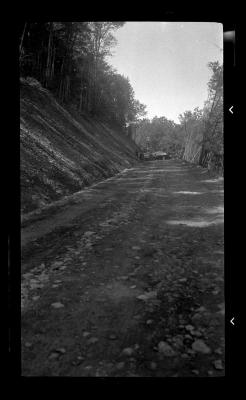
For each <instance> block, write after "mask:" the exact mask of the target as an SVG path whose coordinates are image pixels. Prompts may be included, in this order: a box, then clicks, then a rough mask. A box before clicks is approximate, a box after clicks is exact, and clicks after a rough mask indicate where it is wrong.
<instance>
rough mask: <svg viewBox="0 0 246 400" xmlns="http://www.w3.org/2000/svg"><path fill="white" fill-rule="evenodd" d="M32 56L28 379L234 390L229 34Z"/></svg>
mask: <svg viewBox="0 0 246 400" xmlns="http://www.w3.org/2000/svg"><path fill="white" fill-rule="evenodd" d="M228 37H229V36H228ZM18 47H19V77H18V80H19V87H20V139H19V140H20V213H21V222H20V224H21V226H20V228H21V229H20V239H21V240H20V242H21V268H20V270H21V282H20V284H21V376H24V377H77V378H84V377H87V378H88V377H93V378H95V377H101V378H121V377H124V378H125V377H139V378H149V377H150V378H175V377H177V378H186V377H192V378H197V377H198V378H199V377H206V378H216V377H224V376H225V293H224V292H225V290H224V88H223V86H224V78H223V75H224V73H223V71H224V65H223V62H224V51H223V50H224V41H223V24H222V23H220V22H217V21H213V20H211V22H195V21H193V22H192V21H190V22H189V21H183V22H182V21H177V22H175V21H106V22H102V21H89V22H88V21H82V22H78V21H76V22H71V21H70V22H67V21H65V22H64V21H62V22H56V21H48V22H35V21H28V22H24V21H23V22H21V23H20V24H19V34H18ZM233 112H234V110H233V105H232V107H231V108H230V113H229V114H233ZM18 134H19V133H18Z"/></svg>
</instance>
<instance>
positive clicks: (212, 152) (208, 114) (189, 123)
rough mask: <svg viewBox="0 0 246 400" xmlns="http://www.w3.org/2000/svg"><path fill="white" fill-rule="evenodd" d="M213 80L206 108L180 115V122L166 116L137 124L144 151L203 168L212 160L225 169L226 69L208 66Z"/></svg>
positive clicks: (209, 64)
mask: <svg viewBox="0 0 246 400" xmlns="http://www.w3.org/2000/svg"><path fill="white" fill-rule="evenodd" d="M208 68H209V69H210V71H211V78H210V80H209V82H208V98H207V100H206V101H205V103H204V107H203V108H201V109H200V108H198V107H196V108H195V109H194V110H192V111H190V110H189V111H185V112H184V113H183V114H180V115H179V123H178V124H176V123H175V122H174V121H171V120H168V119H167V118H165V117H154V118H153V119H152V120H149V119H147V118H145V119H143V120H142V121H140V122H139V123H138V124H137V128H136V133H135V137H136V141H137V143H138V144H139V145H140V146H141V147H142V148H143V150H144V151H158V150H163V151H168V152H169V153H171V154H172V155H173V156H176V157H180V158H183V159H185V160H187V161H189V162H194V163H197V164H200V165H202V166H207V165H208V162H209V161H211V160H212V162H213V164H214V167H215V169H216V168H218V169H220V170H221V169H222V170H223V154H224V150H223V67H222V65H220V64H219V62H218V61H216V62H210V63H208Z"/></svg>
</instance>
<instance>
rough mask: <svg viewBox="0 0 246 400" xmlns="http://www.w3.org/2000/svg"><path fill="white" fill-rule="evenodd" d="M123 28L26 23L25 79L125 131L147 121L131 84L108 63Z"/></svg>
mask: <svg viewBox="0 0 246 400" xmlns="http://www.w3.org/2000/svg"><path fill="white" fill-rule="evenodd" d="M123 25H124V22H23V23H21V24H20V31H19V54H20V56H19V57H20V60H19V61H20V74H21V76H22V77H24V78H25V77H32V78H35V79H37V80H38V81H39V82H40V83H41V84H42V86H43V87H45V88H47V89H49V90H50V91H51V92H52V93H53V94H54V95H55V96H56V97H57V98H58V99H59V101H60V102H61V103H63V104H68V105H70V106H73V107H75V108H76V109H77V110H78V111H79V112H82V113H83V112H85V113H88V114H90V115H92V116H97V117H98V118H100V119H101V120H104V121H106V122H109V123H113V124H114V125H116V126H118V127H120V128H125V127H126V126H127V124H129V123H131V122H134V121H136V120H137V119H138V117H140V116H142V115H145V106H144V105H143V104H141V103H140V102H139V101H138V100H136V99H135V95H134V91H133V88H132V86H131V84H130V82H129V79H128V78H126V77H124V76H122V75H120V74H119V73H117V71H116V70H115V69H113V68H112V67H111V66H110V65H109V64H108V63H107V61H106V57H107V56H108V55H110V54H111V49H112V48H113V46H114V45H115V44H116V39H115V38H114V36H113V33H114V31H115V30H116V29H119V28H120V27H122V26H123Z"/></svg>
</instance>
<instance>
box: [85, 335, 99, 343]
mask: <svg viewBox="0 0 246 400" xmlns="http://www.w3.org/2000/svg"><path fill="white" fill-rule="evenodd" d="M97 342H98V338H96V337H92V338H90V339H89V340H88V342H87V343H88V344H95V343H97Z"/></svg>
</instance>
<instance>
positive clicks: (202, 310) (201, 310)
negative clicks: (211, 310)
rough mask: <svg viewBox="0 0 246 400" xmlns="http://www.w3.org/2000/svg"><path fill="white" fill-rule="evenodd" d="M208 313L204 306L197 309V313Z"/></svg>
mask: <svg viewBox="0 0 246 400" xmlns="http://www.w3.org/2000/svg"><path fill="white" fill-rule="evenodd" d="M206 311H207V309H206V308H205V307H203V306H201V307H199V308H197V309H196V312H206Z"/></svg>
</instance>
